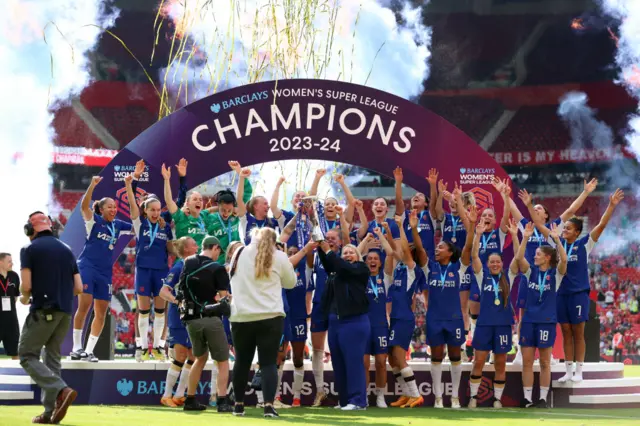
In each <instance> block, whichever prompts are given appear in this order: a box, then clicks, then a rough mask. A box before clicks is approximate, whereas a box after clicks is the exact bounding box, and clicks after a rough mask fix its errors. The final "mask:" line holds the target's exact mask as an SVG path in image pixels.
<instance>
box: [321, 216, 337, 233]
mask: <svg viewBox="0 0 640 426" xmlns="http://www.w3.org/2000/svg"><path fill="white" fill-rule="evenodd" d="M336 223H338V220H337V219H336V220H334V221H333V223H332V224H331V226H329V221H328V220H327V219H326V218H325V219H324V224H325V226H326V228H327V231H328V230H329V229H333V228H335V227H336Z"/></svg>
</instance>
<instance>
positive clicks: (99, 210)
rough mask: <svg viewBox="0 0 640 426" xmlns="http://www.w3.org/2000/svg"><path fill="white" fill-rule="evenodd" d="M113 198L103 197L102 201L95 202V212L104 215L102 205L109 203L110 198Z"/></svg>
mask: <svg viewBox="0 0 640 426" xmlns="http://www.w3.org/2000/svg"><path fill="white" fill-rule="evenodd" d="M110 199H111V198H109V197H104V198H102V199H100V201H95V202H94V203H93V212H94V213H95V214H97V215H98V216H101V215H102V206H104V205H105V204H107V202H108V201H109V200H110Z"/></svg>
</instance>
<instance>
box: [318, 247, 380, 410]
mask: <svg viewBox="0 0 640 426" xmlns="http://www.w3.org/2000/svg"><path fill="white" fill-rule="evenodd" d="M318 254H319V257H320V261H321V262H322V265H323V266H324V268H325V270H326V271H327V273H329V274H330V276H329V278H328V279H327V283H326V288H325V293H324V295H323V299H322V307H323V311H324V313H325V315H327V316H328V318H329V349H330V350H331V362H332V364H333V372H334V380H335V383H336V390H337V392H338V396H339V399H340V407H342V409H343V410H346V411H350V410H364V409H365V408H366V407H367V389H366V380H365V372H364V369H363V368H362V358H363V357H364V353H365V350H366V344H367V343H368V342H369V333H370V332H371V325H370V323H369V299H368V297H367V284H368V281H369V268H368V267H367V265H366V264H365V263H364V262H363V261H362V256H361V255H360V252H359V251H358V249H357V248H356V247H355V246H353V245H351V244H348V245H346V246H344V247H343V248H342V257H339V256H338V254H336V253H334V252H332V251H331V248H330V247H329V244H328V243H327V242H322V243H321V244H320V248H319V250H318Z"/></svg>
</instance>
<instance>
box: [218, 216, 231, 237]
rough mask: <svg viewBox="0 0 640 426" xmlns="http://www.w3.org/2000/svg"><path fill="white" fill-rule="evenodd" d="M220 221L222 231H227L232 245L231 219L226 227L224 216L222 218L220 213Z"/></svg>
mask: <svg viewBox="0 0 640 426" xmlns="http://www.w3.org/2000/svg"><path fill="white" fill-rule="evenodd" d="M218 221H219V222H220V225H222V229H224V230H225V231H227V238H228V242H229V243H231V240H232V238H231V233H232V231H231V217H229V219H227V223H228V224H229V225H228V226H226V225H225V224H224V221H223V220H222V216H220V213H218Z"/></svg>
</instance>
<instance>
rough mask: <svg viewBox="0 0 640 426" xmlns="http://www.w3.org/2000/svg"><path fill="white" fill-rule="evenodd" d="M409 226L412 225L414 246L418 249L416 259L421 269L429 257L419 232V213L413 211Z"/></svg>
mask: <svg viewBox="0 0 640 426" xmlns="http://www.w3.org/2000/svg"><path fill="white" fill-rule="evenodd" d="M409 225H411V236H412V237H413V244H414V245H415V247H416V258H417V262H418V266H420V267H421V268H422V267H423V266H424V265H426V264H427V262H428V261H429V256H428V255H427V252H426V251H425V249H424V246H423V245H422V238H421V237H420V233H419V232H418V211H417V210H411V213H410V214H409Z"/></svg>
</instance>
